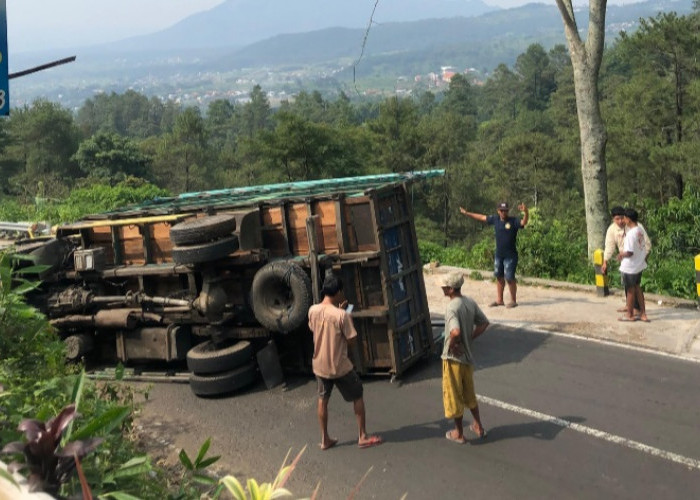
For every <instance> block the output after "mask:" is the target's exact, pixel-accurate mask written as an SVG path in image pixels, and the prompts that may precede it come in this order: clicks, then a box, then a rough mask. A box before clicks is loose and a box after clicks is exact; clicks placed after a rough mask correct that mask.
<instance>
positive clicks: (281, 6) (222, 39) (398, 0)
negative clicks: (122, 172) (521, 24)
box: [111, 0, 497, 50]
mask: <svg viewBox="0 0 700 500" xmlns="http://www.w3.org/2000/svg"><path fill="white" fill-rule="evenodd" d="M374 5H375V1H374V0H226V1H225V2H224V3H222V4H220V5H218V6H216V7H214V8H212V9H211V10H208V11H206V12H200V13H197V14H194V15H192V16H190V17H188V18H186V19H184V20H182V21H181V22H179V23H177V24H175V25H174V26H172V27H170V28H167V29H165V30H163V31H160V32H158V33H154V34H152V35H146V36H141V37H135V38H131V39H127V40H123V41H121V42H119V43H118V48H119V50H131V49H136V50H141V49H142V48H143V47H149V48H150V49H152V50H175V49H182V48H208V47H222V46H229V47H241V46H244V45H248V44H250V43H254V42H258V41H260V40H264V39H266V38H270V37H273V36H276V35H281V34H293V33H306V32H309V31H316V30H321V29H326V28H334V27H339V28H363V27H366V26H367V24H368V22H369V20H370V16H371V15H372V10H373V9H374ZM493 10H497V9H495V8H494V7H490V6H488V5H486V4H485V3H483V2H481V1H480V0H430V1H428V2H427V1H425V0H382V1H380V2H379V3H378V4H377V9H376V11H375V12H374V17H373V20H374V22H375V23H377V25H381V24H383V23H387V22H408V21H417V20H421V19H434V18H451V17H456V16H463V17H472V16H478V15H481V14H484V13H486V12H490V11H493ZM111 46H112V47H115V48H116V47H117V45H111Z"/></svg>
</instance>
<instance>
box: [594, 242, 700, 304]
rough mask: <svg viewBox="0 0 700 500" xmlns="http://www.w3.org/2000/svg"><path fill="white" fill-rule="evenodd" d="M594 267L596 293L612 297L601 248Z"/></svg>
mask: <svg viewBox="0 0 700 500" xmlns="http://www.w3.org/2000/svg"><path fill="white" fill-rule="evenodd" d="M593 266H594V267H595V288H596V293H597V295H599V296H600V297H607V296H608V295H610V289H609V288H608V280H607V277H606V276H605V275H604V274H603V250H601V249H600V248H599V249H598V250H596V251H595V252H593ZM696 267H697V263H696ZM698 290H700V285H698Z"/></svg>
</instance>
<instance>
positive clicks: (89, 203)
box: [0, 177, 169, 224]
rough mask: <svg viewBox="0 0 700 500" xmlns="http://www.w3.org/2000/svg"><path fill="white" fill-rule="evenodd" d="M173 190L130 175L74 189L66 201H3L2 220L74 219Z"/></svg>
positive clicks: (142, 200) (1, 204)
mask: <svg viewBox="0 0 700 500" xmlns="http://www.w3.org/2000/svg"><path fill="white" fill-rule="evenodd" d="M168 195H169V192H168V191H166V190H164V189H162V188H159V187H157V186H156V185H154V184H150V183H148V182H146V181H144V180H143V179H139V178H136V177H129V178H126V179H125V180H123V181H121V182H119V183H118V184H116V185H114V186H109V185H105V184H92V185H88V186H85V187H82V188H78V189H74V190H72V191H71V193H70V195H69V196H68V197H67V198H66V199H64V200H62V201H50V202H46V203H40V204H20V203H18V202H17V201H16V200H5V201H2V202H0V220H6V221H50V222H51V223H52V224H57V223H62V222H73V221H75V220H77V219H79V218H80V217H83V216H85V215H87V214H94V213H100V212H105V211H109V210H114V209H116V208H121V207H124V206H126V205H131V204H134V203H142V202H144V201H147V200H151V199H153V198H156V197H159V196H168Z"/></svg>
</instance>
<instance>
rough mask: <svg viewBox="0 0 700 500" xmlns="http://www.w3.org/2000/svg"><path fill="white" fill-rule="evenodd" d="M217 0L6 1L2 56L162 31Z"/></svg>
mask: <svg viewBox="0 0 700 500" xmlns="http://www.w3.org/2000/svg"><path fill="white" fill-rule="evenodd" d="M222 1H223V0H120V1H118V2H115V1H113V0H6V2H7V36H8V52H9V54H10V57H12V52H23V51H27V50H41V49H43V48H47V47H75V46H78V45H86V44H90V43H99V42H111V41H114V40H121V39H123V38H128V37H130V36H134V35H143V34H147V33H152V32H154V31H158V30H161V29H163V28H167V27H168V26H171V25H173V24H174V23H176V22H177V21H179V20H181V19H183V18H185V17H187V16H189V15H190V14H193V13H195V12H199V11H203V10H208V9H210V8H211V7H213V6H215V5H218V4H220V3H222Z"/></svg>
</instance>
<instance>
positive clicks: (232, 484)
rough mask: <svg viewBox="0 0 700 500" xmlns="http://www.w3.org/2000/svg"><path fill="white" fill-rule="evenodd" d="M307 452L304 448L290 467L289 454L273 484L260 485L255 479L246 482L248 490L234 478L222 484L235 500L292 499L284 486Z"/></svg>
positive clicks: (231, 477) (228, 478)
mask: <svg viewBox="0 0 700 500" xmlns="http://www.w3.org/2000/svg"><path fill="white" fill-rule="evenodd" d="M305 450H306V447H304V448H302V450H301V451H300V452H299V454H298V455H297V456H296V458H294V460H292V462H291V463H290V464H289V465H287V459H288V458H289V453H287V456H286V457H285V458H284V461H283V462H282V467H280V470H279V472H278V473H277V476H276V477H275V479H274V481H273V482H272V483H262V484H258V482H257V481H256V480H255V479H248V481H247V482H246V488H244V487H243V485H242V484H241V483H240V481H239V480H238V479H236V478H235V477H234V476H226V477H224V478H223V479H222V480H221V483H222V484H223V485H224V486H225V487H226V489H227V490H228V491H229V493H230V494H231V495H232V496H233V498H234V499H235V500H248V499H250V500H272V499H274V498H282V497H291V496H292V494H291V493H290V492H289V490H287V489H286V488H285V487H284V485H285V483H286V482H287V480H288V479H289V476H291V474H292V472H293V471H294V468H295V467H296V465H297V463H298V462H299V459H300V458H301V455H302V454H303V453H304V451H305ZM290 452H291V450H290Z"/></svg>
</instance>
